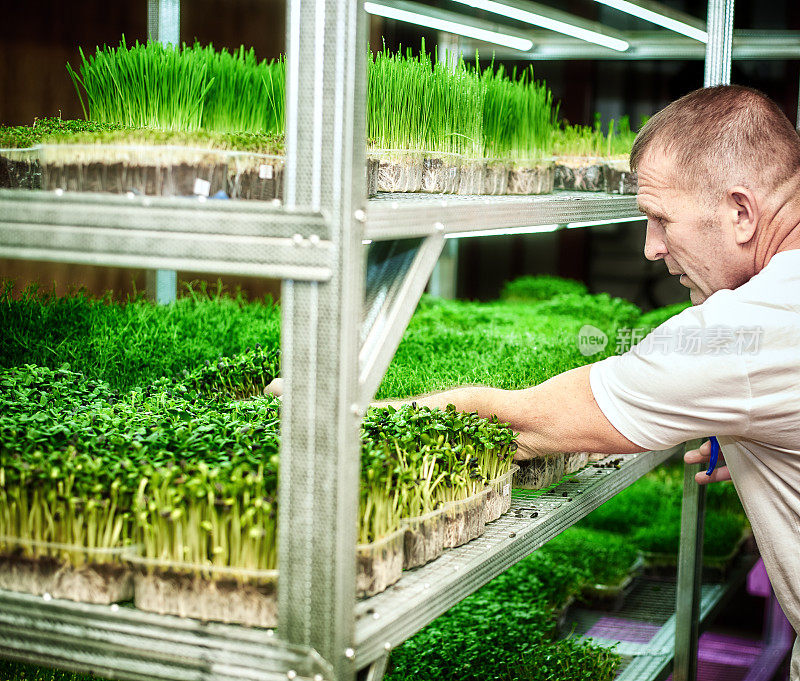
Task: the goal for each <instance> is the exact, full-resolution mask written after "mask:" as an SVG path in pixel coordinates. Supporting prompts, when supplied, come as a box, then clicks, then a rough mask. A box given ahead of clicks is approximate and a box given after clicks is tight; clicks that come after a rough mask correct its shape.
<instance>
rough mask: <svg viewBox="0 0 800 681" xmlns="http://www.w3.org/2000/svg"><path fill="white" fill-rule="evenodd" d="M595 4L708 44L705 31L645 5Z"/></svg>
mask: <svg viewBox="0 0 800 681" xmlns="http://www.w3.org/2000/svg"><path fill="white" fill-rule="evenodd" d="M595 2H599V3H600V4H601V5H606V6H608V7H611V8H613V9H617V10H619V11H620V12H625V13H626V14H631V15H633V16H635V17H638V18H639V19H644V20H645V21H649V22H650V23H652V24H657V25H658V26H663V27H664V28H668V29H669V30H670V31H675V33H680V34H681V35H685V36H687V37H689V38H694V39H695V40H699V41H700V42H701V43H707V42H708V32H707V31H704V30H702V29H700V28H697V27H696V26H692V25H691V24H687V23H686V22H684V21H679V20H678V19H674V18H672V17H669V16H667V15H666V14H662V13H661V12H656V11H654V10H652V9H648V8H647V7H645V6H644V5H645V3H642V2H639V3H635V2H630V1H629V0H595Z"/></svg>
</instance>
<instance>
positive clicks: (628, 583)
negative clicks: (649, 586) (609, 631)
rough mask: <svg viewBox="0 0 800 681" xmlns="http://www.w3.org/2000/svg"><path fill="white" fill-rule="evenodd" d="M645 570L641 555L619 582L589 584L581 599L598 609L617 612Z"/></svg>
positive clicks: (582, 592)
mask: <svg viewBox="0 0 800 681" xmlns="http://www.w3.org/2000/svg"><path fill="white" fill-rule="evenodd" d="M643 570H644V558H643V557H642V556H641V555H638V556H636V559H635V560H634V561H633V563H632V564H631V566H630V568H629V569H628V572H627V574H626V575H625V576H624V577H623V578H622V579H621V580H620V581H619V582H618V583H617V584H587V585H586V586H584V587H583V589H582V590H581V595H580V600H581V602H582V603H585V604H587V605H589V606H591V607H592V608H593V609H596V610H605V611H608V612H617V611H618V610H619V609H620V608H622V606H623V605H624V603H625V599H626V598H627V597H628V595H629V594H630V593H631V591H633V588H634V587H635V586H636V579H637V578H638V577H639V576H640V575H641V574H642V572H643Z"/></svg>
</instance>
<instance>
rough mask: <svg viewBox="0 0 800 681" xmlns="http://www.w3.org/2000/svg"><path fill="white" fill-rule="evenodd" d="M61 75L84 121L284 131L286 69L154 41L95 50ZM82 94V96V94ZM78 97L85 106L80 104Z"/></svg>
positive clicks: (243, 55) (244, 55)
mask: <svg viewBox="0 0 800 681" xmlns="http://www.w3.org/2000/svg"><path fill="white" fill-rule="evenodd" d="M80 54H81V63H80V64H79V66H78V70H77V71H75V70H74V69H73V68H72V66H70V65H69V64H67V70H68V72H69V74H70V76H71V77H72V80H73V82H74V83H75V89H76V91H77V92H78V97H79V98H80V100H81V106H82V107H83V111H84V114H85V116H86V118H87V119H91V120H94V121H99V122H102V123H118V124H122V125H126V126H129V127H133V128H155V129H159V130H200V129H207V130H214V131H218V132H267V133H272V134H282V133H283V129H284V101H285V96H284V88H285V85H284V84H285V71H286V68H285V62H284V61H283V60H282V59H281V60H277V61H272V62H266V61H259V60H258V59H257V58H256V56H255V52H254V51H253V50H252V48H251V49H250V50H245V49H244V47H241V48H239V49H238V50H234V51H233V52H228V50H226V49H222V50H220V51H216V50H214V48H213V47H212V46H211V45H209V46H206V47H203V46H201V45H200V44H198V43H195V44H194V45H192V46H187V45H186V44H184V45H183V46H182V47H175V46H173V45H162V44H161V43H159V42H157V41H153V40H151V41H148V42H147V43H145V44H140V43H139V42H138V41H137V42H136V43H134V45H133V46H131V47H128V45H127V44H126V43H125V38H124V37H123V39H122V41H121V42H120V44H119V46H118V47H108V46H103V47H102V48H101V47H98V48H97V49H96V51H95V53H94V54H93V55H90V56H89V57H87V56H86V55H85V54H84V52H83V50H81V51H80ZM81 90H83V94H82V93H81ZM84 95H85V97H86V102H85V103H84Z"/></svg>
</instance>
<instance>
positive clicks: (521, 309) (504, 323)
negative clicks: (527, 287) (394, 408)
mask: <svg viewBox="0 0 800 681" xmlns="http://www.w3.org/2000/svg"><path fill="white" fill-rule="evenodd" d="M639 314H640V313H639V309H638V308H637V307H636V306H635V305H632V304H631V303H628V302H626V301H623V300H620V299H619V298H611V297H610V296H608V295H607V294H600V295H597V296H589V295H585V296H581V295H578V294H561V295H556V296H555V297H553V298H550V299H547V300H540V301H532V302H530V303H527V302H520V301H516V302H515V301H508V302H503V301H501V302H492V303H470V302H463V301H445V300H437V299H434V298H423V299H422V301H420V304H419V306H418V308H417V312H416V314H415V315H414V317H413V318H412V320H411V323H410V324H409V326H408V329H407V330H406V333H405V335H404V336H403V340H402V341H401V343H400V346H399V348H398V350H397V353H396V354H395V357H394V360H393V362H392V364H391V365H390V366H389V370H388V371H387V373H386V376H385V378H384V380H383V383H382V384H381V387H380V389H379V391H378V398H379V399H384V398H394V397H406V396H409V395H419V394H421V393H424V392H430V391H432V390H443V389H445V388H448V387H452V386H454V385H459V384H479V385H490V386H492V387H496V388H506V389H519V388H524V387H529V386H531V385H536V384H538V383H541V382H542V381H545V380H547V379H548V378H551V377H552V376H555V375H556V374H559V373H562V372H563V371H567V370H568V369H572V368H574V367H576V366H582V365H584V364H586V363H587V362H589V361H594V360H597V359H602V358H603V357H607V356H608V355H610V354H612V353H613V352H614V350H615V347H614V343H609V345H608V347H607V348H606V349H605V350H604V351H603V352H601V353H598V354H597V355H594V356H593V357H589V358H587V357H585V356H583V355H582V354H581V353H580V351H579V349H578V343H577V339H578V333H579V331H580V329H581V327H582V326H584V325H585V324H591V325H594V326H596V327H598V328H599V329H601V330H602V331H604V332H605V333H606V334H607V335H608V337H609V338H614V336H615V335H616V331H617V329H619V328H622V327H633V326H636V322H637V320H638V318H639Z"/></svg>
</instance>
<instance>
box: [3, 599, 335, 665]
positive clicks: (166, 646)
mask: <svg viewBox="0 0 800 681" xmlns="http://www.w3.org/2000/svg"><path fill="white" fill-rule="evenodd" d="M0 657H3V658H8V659H12V660H18V661H22V662H30V663H34V664H41V665H45V666H52V667H59V668H66V669H71V670H73V671H78V672H93V673H95V674H97V675H98V676H102V677H104V678H109V679H127V680H129V681H230V680H231V679H241V680H249V681H286V679H287V671H288V670H291V671H292V674H291V675H289V677H288V678H290V679H291V678H294V679H297V680H298V681H303V680H306V679H307V680H308V681H322V679H323V678H324V679H331V678H333V672H332V669H331V666H330V665H329V664H328V663H327V662H326V661H325V660H323V659H322V658H321V657H320V656H319V655H318V654H317V653H316V652H314V651H313V650H311V649H308V648H303V647H301V646H293V645H289V644H287V643H285V642H283V641H281V640H280V639H278V637H277V636H274V635H273V632H272V631H268V630H264V629H249V628H246V627H239V626H230V625H224V624H216V623H213V622H206V623H203V622H199V621H197V620H192V619H183V618H180V617H170V616H165V615H156V614H153V613H147V612H142V611H141V610H136V609H134V608H132V607H121V606H117V605H110V606H109V605H89V604H86V603H74V602H72V601H61V600H53V599H47V598H46V597H39V596H31V595H28V594H21V593H13V592H10V591H0Z"/></svg>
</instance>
